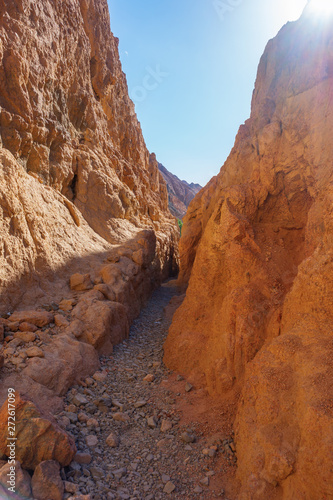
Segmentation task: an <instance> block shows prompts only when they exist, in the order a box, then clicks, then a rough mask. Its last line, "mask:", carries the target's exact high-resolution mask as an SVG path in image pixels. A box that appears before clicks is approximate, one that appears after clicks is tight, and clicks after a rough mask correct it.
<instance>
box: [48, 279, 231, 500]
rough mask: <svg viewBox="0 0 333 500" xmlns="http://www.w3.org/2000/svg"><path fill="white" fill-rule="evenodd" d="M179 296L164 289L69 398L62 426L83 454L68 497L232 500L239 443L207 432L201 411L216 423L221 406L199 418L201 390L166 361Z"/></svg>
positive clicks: (72, 469) (70, 472)
mask: <svg viewBox="0 0 333 500" xmlns="http://www.w3.org/2000/svg"><path fill="white" fill-rule="evenodd" d="M176 295H177V289H176V288H175V287H173V286H170V285H169V284H168V283H166V284H164V285H163V286H162V287H160V288H159V289H158V290H157V291H156V292H155V293H154V294H153V296H152V298H151V300H150V302H149V304H148V306H147V307H146V308H145V309H144V310H143V311H142V313H141V315H140V317H139V318H138V319H137V320H136V321H135V322H134V323H133V325H132V327H131V331H130V337H129V339H128V340H126V341H125V342H123V343H122V344H120V345H118V346H116V347H115V349H114V353H113V355H112V356H110V357H103V358H102V359H101V364H102V370H101V371H99V372H97V373H96V374H95V375H94V376H93V377H91V378H90V377H89V378H87V379H86V380H85V383H86V387H84V386H82V387H81V386H75V387H74V388H72V389H71V390H70V391H69V392H68V394H67V396H66V398H65V411H64V412H62V413H61V414H59V415H58V421H59V423H60V424H61V425H62V426H63V427H64V426H65V427H66V430H67V432H69V433H70V434H71V435H72V436H73V437H74V439H75V442H76V446H77V449H78V454H77V455H76V457H75V461H74V462H72V464H71V465H70V466H69V467H68V468H66V469H65V471H66V481H67V483H66V489H67V491H68V493H67V496H65V497H64V498H66V497H67V498H68V497H70V492H72V494H73V493H74V492H76V493H78V492H80V493H81V494H90V495H91V498H93V499H96V500H97V499H98V500H101V499H132V500H134V499H137V500H139V499H145V500H153V499H165V498H174V499H177V498H179V499H180V498H182V499H195V498H198V499H207V500H208V499H212V498H224V499H226V498H229V500H232V498H233V497H232V496H230V495H228V496H227V493H224V489H225V486H224V484H223V481H225V480H226V477H225V472H226V471H228V473H229V474H230V471H231V472H232V471H233V468H234V462H235V456H234V455H233V454H232V449H233V443H232V440H231V439H228V438H227V437H225V439H223V436H222V435H221V434H219V435H216V434H215V435H212V431H213V428H214V426H210V425H208V431H207V420H206V419H205V420H204V421H203V420H202V418H200V412H202V413H203V414H207V412H208V413H209V416H210V417H212V416H213V413H214V408H213V407H209V408H204V409H203V410H202V408H199V411H198V412H196V410H198V406H197V405H196V404H195V398H196V393H197V391H196V390H195V388H191V386H190V385H189V384H188V383H187V382H186V380H184V379H183V378H182V377H181V376H180V375H177V374H172V373H171V372H170V371H168V370H167V368H166V367H165V366H164V365H163V363H162V358H163V343H164V340H165V338H166V335H167V331H168V326H169V321H170V318H169V317H168V315H166V314H165V313H164V308H165V306H167V304H168V303H169V301H170V299H171V298H172V297H174V296H176ZM83 385H84V384H83ZM189 389H190V390H189ZM197 397H198V398H200V397H201V396H200V395H197ZM193 398H194V400H193ZM200 404H201V406H202V404H203V403H202V399H201V400H200ZM199 406H200V405H199ZM193 409H194V411H193ZM203 423H205V424H206V428H205V426H204V425H203ZM226 450H228V451H229V453H227V451H226Z"/></svg>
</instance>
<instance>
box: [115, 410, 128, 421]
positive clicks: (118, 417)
mask: <svg viewBox="0 0 333 500" xmlns="http://www.w3.org/2000/svg"><path fill="white" fill-rule="evenodd" d="M112 417H113V420H115V421H116V422H123V423H126V422H128V421H129V419H130V418H129V416H128V415H127V414H126V413H121V412H117V413H114V414H113V415H112Z"/></svg>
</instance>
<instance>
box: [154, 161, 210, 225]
mask: <svg viewBox="0 0 333 500" xmlns="http://www.w3.org/2000/svg"><path fill="white" fill-rule="evenodd" d="M158 168H159V170H160V172H161V173H162V176H163V179H164V180H165V182H166V185H167V188H168V199H169V209H170V212H171V213H172V214H173V215H174V216H175V217H177V219H183V217H184V216H185V214H186V211H187V208H188V206H189V204H190V202H191V201H192V200H193V198H194V197H195V195H196V194H197V193H198V192H199V191H200V189H202V186H200V184H194V183H193V182H192V183H191V184H188V183H187V182H186V181H181V180H180V179H178V177H177V176H176V175H174V174H172V173H171V172H169V171H168V170H167V169H166V168H165V167H164V166H163V165H162V164H161V163H159V164H158Z"/></svg>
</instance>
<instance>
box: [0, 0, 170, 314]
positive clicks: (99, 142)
mask: <svg viewBox="0 0 333 500" xmlns="http://www.w3.org/2000/svg"><path fill="white" fill-rule="evenodd" d="M0 138H1V151H0V157H1V161H0V193H1V194H0V235H1V244H0V292H1V293H2V297H1V299H2V301H1V307H4V308H5V309H6V308H7V307H12V305H13V304H14V305H15V301H16V299H17V298H18V293H19V292H22V290H23V291H26V290H27V287H31V286H32V285H34V288H35V291H36V286H37V287H39V288H40V287H41V283H42V281H41V280H43V278H44V277H47V278H48V280H49V282H50V281H54V280H57V279H58V277H57V278H55V277H54V276H55V272H56V271H57V270H58V269H59V268H62V267H63V266H64V265H66V266H68V265H70V263H71V262H72V261H73V259H75V260H76V262H78V260H79V259H81V258H83V257H86V256H87V255H90V256H91V255H93V254H94V255H97V254H100V253H103V252H104V251H105V250H106V249H107V248H109V247H110V244H118V243H119V242H124V241H126V240H128V239H130V238H133V237H135V235H136V234H137V232H138V231H139V230H142V229H147V228H149V229H153V230H155V231H156V233H157V235H158V237H157V252H160V254H159V263H158V265H159V266H160V267H161V268H163V267H164V266H165V264H166V262H165V261H166V260H167V259H169V257H170V253H171V251H170V248H171V247H173V246H174V244H175V242H176V239H177V234H178V229H177V228H176V226H175V223H174V220H173V219H172V218H171V216H170V213H169V211H168V208H167V190H166V185H165V182H164V180H163V179H162V176H161V175H160V173H159V171H158V166H157V162H155V164H152V163H151V162H150V161H149V152H148V151H147V148H146V146H145V142H144V139H143V136H142V132H141V127H140V124H139V122H138V120H137V118H136V115H135V111H134V105H133V103H132V102H131V100H130V99H129V97H128V90H127V83H126V78H125V75H124V73H123V72H122V68H121V64H120V61H119V55H118V40H117V39H116V38H115V37H114V36H113V35H112V33H111V31H110V23H109V12H108V7H107V1H106V0H52V1H51V0H45V1H44V0H43V1H32V0H31V1H30V0H1V1H0ZM169 264H170V263H169V262H168V263H167V266H169ZM77 267H78V268H80V267H81V266H80V265H79V264H77ZM36 273H37V278H36V279H35V277H36ZM56 274H57V273H56ZM57 276H59V275H57ZM19 280H20V286H18V281H19ZM12 285H13V286H12ZM62 286H63V285H62V284H61V280H60V282H59V290H57V289H56V287H55V286H54V287H53V290H52V293H57V292H59V293H60V291H61V287H62ZM42 288H43V287H42ZM44 288H45V287H44ZM44 288H43V289H41V288H40V289H39V290H38V291H37V292H36V293H35V296H34V297H33V300H35V301H36V300H37V299H38V297H39V296H43V294H44V293H45V289H44ZM12 290H13V293H12ZM49 291H50V290H49ZM52 293H50V295H51V294H52ZM21 296H22V293H21Z"/></svg>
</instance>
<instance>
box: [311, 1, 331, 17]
mask: <svg viewBox="0 0 333 500" xmlns="http://www.w3.org/2000/svg"><path fill="white" fill-rule="evenodd" d="M309 9H310V12H312V13H313V14H316V15H329V14H333V1H332V0H310V1H309Z"/></svg>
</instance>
